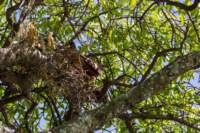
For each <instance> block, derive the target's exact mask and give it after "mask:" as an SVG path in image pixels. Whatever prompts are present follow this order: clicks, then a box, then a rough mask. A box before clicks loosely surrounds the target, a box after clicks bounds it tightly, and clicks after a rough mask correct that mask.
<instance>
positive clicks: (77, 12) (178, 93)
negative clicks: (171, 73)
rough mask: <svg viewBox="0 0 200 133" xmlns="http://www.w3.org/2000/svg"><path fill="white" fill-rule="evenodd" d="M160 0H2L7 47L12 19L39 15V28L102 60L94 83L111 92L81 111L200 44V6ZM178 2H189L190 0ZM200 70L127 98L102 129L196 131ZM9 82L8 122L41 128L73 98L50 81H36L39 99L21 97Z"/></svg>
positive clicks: (59, 117) (1, 91)
mask: <svg viewBox="0 0 200 133" xmlns="http://www.w3.org/2000/svg"><path fill="white" fill-rule="evenodd" d="M161 1H162V2H161ZM161 1H160V2H159V0H141V1H137V0H44V1H43V0H39V1H38V2H37V1H35V4H34V5H33V7H32V9H31V10H30V11H29V10H28V9H29V6H30V2H23V0H22V1H20V0H16V1H12V0H11V1H9V0H4V1H3V2H2V3H1V5H0V17H1V21H0V34H1V35H0V45H1V47H7V46H8V44H9V41H10V40H11V38H12V37H13V36H15V33H16V32H17V31H18V30H17V29H16V28H15V27H17V26H19V25H20V23H28V22H34V24H35V25H36V27H37V29H38V31H39V32H40V33H42V34H48V32H49V31H51V32H54V33H55V40H56V41H57V42H61V43H64V44H66V45H67V44H68V43H69V42H70V41H73V42H74V43H75V45H76V47H77V49H78V50H79V51H80V53H81V54H83V55H87V56H88V57H90V58H92V59H93V60H95V61H96V62H98V64H102V65H103V70H102V72H101V75H100V76H99V77H98V78H97V79H96V81H95V86H96V87H97V88H99V89H100V90H101V89H102V88H104V89H105V90H106V94H104V98H102V99H103V100H102V99H101V100H99V101H98V102H94V103H85V105H84V107H83V111H87V110H92V109H94V108H96V107H99V106H100V105H104V104H105V103H106V102H109V101H111V100H113V99H114V98H116V97H118V96H119V95H121V94H126V93H127V92H129V91H130V90H131V89H133V88H134V87H135V86H137V85H138V84H140V83H142V82H143V81H145V80H146V79H147V78H148V77H150V76H151V75H152V74H153V73H155V72H157V71H159V70H161V69H162V68H163V67H164V66H166V65H167V64H169V63H170V62H172V61H173V60H174V59H176V58H177V57H179V56H180V57H181V56H183V55H185V54H188V53H190V52H193V51H200V35H199V34H200V33H199V30H198V29H199V28H200V25H199V24H200V12H199V11H200V10H199V6H197V7H195V8H194V9H192V10H187V9H185V8H183V7H180V6H177V5H174V4H170V2H169V3H167V2H166V1H168V0H161ZM197 1H198V0H197ZM181 2H182V4H184V5H188V7H189V5H192V4H193V3H192V2H191V1H189V0H184V1H181ZM19 3H20V4H19ZM177 3H179V1H177ZM179 4H180V3H179ZM16 5H18V6H17V8H16V9H13V8H12V7H14V6H16ZM197 5H198V4H197ZM186 7H187V6H186ZM9 14H10V16H9ZM23 18H25V19H23ZM10 20H11V21H10ZM199 74H200V73H199V70H198V69H197V70H193V71H189V72H187V73H185V74H184V75H182V76H180V77H179V78H178V79H176V80H175V81H173V82H172V83H170V84H169V85H168V86H167V88H166V89H165V90H164V91H162V93H159V94H157V95H155V96H152V97H150V98H148V99H147V100H145V101H143V102H141V103H139V104H137V105H136V106H133V107H132V106H130V108H129V110H128V111H126V112H121V113H122V116H117V118H115V119H114V120H111V121H110V122H107V123H105V125H104V126H105V127H103V128H102V129H105V130H106V128H108V129H109V127H110V126H114V127H116V131H117V132H119V133H122V132H123V133H124V132H134V131H135V132H197V131H199V130H200V116H199V112H200V106H199V103H200V90H199V86H200V85H199ZM0 79H1V72H0ZM16 86H17V85H15V87H16ZM8 87H9V86H8V84H6V83H4V82H1V87H0V98H1V100H0V104H1V105H2V107H0V111H1V113H0V120H1V121H2V123H4V125H5V126H8V127H10V128H14V129H17V130H18V131H24V132H29V131H32V132H38V131H41V130H47V129H50V128H53V127H56V126H58V125H60V124H62V123H63V121H64V120H63V119H64V114H66V112H67V111H68V110H69V108H70V106H69V105H70V103H69V101H67V99H66V98H65V97H62V96H57V97H52V96H51V95H49V94H48V93H49V92H48V89H49V88H48V87H47V86H46V84H45V82H43V81H41V80H40V81H38V82H37V83H35V84H33V85H32V89H33V91H32V92H31V97H32V99H34V101H37V104H36V105H33V103H32V102H31V101H30V100H29V99H28V98H26V97H25V98H19V97H17V96H18V95H21V94H23V93H21V92H18V93H13V94H11V95H9V97H5V93H6V89H7V88H8ZM18 89H19V88H18ZM72 89H73V88H72ZM146 89H149V88H146ZM13 97H15V99H14V98H13ZM12 98H13V99H12ZM6 100H10V101H6ZM5 101H6V102H5ZM125 114H127V115H128V116H130V117H127V115H126V117H124V115H125Z"/></svg>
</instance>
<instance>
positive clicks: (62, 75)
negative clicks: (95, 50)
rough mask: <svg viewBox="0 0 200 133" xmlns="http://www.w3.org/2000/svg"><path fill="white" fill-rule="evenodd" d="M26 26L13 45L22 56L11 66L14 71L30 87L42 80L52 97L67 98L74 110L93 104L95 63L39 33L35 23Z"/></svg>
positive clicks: (96, 74) (17, 53)
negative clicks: (88, 103) (27, 81)
mask: <svg viewBox="0 0 200 133" xmlns="http://www.w3.org/2000/svg"><path fill="white" fill-rule="evenodd" d="M26 27H27V28H24V26H21V27H20V30H19V33H17V35H16V37H15V38H14V39H13V40H12V43H11V44H12V45H11V46H10V47H11V48H12V49H13V52H15V53H16V55H19V57H20V58H19V60H16V64H12V65H13V71H15V72H17V73H20V74H23V75H24V77H26V78H28V79H29V81H30V83H31V84H33V83H36V82H38V81H39V80H40V81H41V80H42V81H43V82H44V83H45V85H47V86H48V88H50V90H48V92H49V94H50V95H53V96H64V97H65V98H67V99H68V100H69V101H70V103H73V108H74V110H80V108H81V106H82V104H83V103H85V102H91V101H94V100H95V96H94V91H95V90H96V87H95V86H94V80H95V78H96V77H97V76H98V75H99V69H98V66H97V65H96V63H94V62H93V61H92V60H91V59H89V58H87V57H85V56H82V55H80V53H79V52H78V51H77V50H76V49H75V48H74V47H71V46H70V45H67V44H66V45H64V44H59V45H58V44H57V43H56V42H55V41H54V38H53V36H52V34H51V33H49V34H48V35H40V34H38V32H37V30H36V28H35V26H34V25H33V24H32V23H29V24H28V26H26ZM21 57H23V58H21ZM19 86H20V85H19ZM21 88H22V91H24V89H26V88H24V87H23V85H22V86H21Z"/></svg>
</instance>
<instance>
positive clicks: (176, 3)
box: [154, 0, 200, 11]
mask: <svg viewBox="0 0 200 133" xmlns="http://www.w3.org/2000/svg"><path fill="white" fill-rule="evenodd" d="M154 1H155V2H164V3H165V4H167V5H171V6H176V7H178V8H180V9H183V10H186V11H192V10H194V9H196V7H197V6H198V4H199V2H200V1H199V0H195V1H194V3H193V4H192V5H189V6H187V5H184V4H182V3H180V2H175V1H171V0H154Z"/></svg>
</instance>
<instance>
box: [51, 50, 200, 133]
mask: <svg viewBox="0 0 200 133" xmlns="http://www.w3.org/2000/svg"><path fill="white" fill-rule="evenodd" d="M199 58H200V52H192V53H190V54H187V55H185V56H182V57H178V58H176V59H175V60H174V61H173V62H171V63H170V64H169V65H167V66H165V67H164V68H163V69H161V70H160V71H158V72H157V73H155V74H153V75H152V76H151V77H150V78H148V79H146V80H144V81H143V82H142V83H140V84H139V85H138V86H136V87H135V88H133V90H132V91H130V92H129V93H128V94H125V95H121V96H119V97H117V98H116V99H114V100H113V101H111V102H110V103H108V104H106V105H104V106H101V107H100V108H98V109H96V110H93V111H90V112H87V113H84V114H83V115H82V116H80V117H78V118H77V119H74V120H72V121H70V122H68V123H65V124H63V125H61V126H58V127H57V128H55V129H53V130H52V132H56V133H61V132H71V133H75V132H82V133H87V132H89V131H93V130H95V129H98V128H100V127H101V126H102V125H103V124H104V123H105V122H106V121H109V120H111V119H112V118H114V117H117V115H119V114H120V113H122V112H123V111H125V110H127V109H128V107H129V106H130V105H132V106H134V105H136V104H137V103H139V102H141V101H143V100H146V99H148V98H149V97H151V96H153V95H156V94H158V93H160V92H161V91H163V90H164V89H165V88H166V87H167V85H169V84H170V83H171V81H173V80H175V79H176V78H177V77H178V76H180V75H183V74H184V73H186V72H188V71H189V70H192V69H196V68H199V66H200V60H199Z"/></svg>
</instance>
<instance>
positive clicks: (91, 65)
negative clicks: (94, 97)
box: [80, 55, 101, 79]
mask: <svg viewBox="0 0 200 133" xmlns="http://www.w3.org/2000/svg"><path fill="white" fill-rule="evenodd" d="M80 59H81V64H82V67H83V70H84V71H85V73H86V74H87V75H88V76H89V77H90V78H91V79H96V78H97V76H99V74H100V72H101V68H100V67H99V66H98V65H97V63H95V62H94V61H93V60H92V59H90V58H88V57H85V56H83V55H81V56H80Z"/></svg>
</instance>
